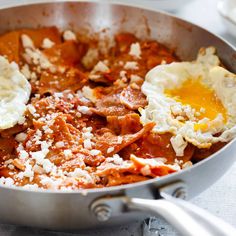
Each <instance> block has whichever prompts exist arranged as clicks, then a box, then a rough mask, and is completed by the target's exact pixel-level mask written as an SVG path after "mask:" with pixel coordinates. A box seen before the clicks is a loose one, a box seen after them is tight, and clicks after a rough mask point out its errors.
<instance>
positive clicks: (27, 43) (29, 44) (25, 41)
mask: <svg viewBox="0 0 236 236" xmlns="http://www.w3.org/2000/svg"><path fill="white" fill-rule="evenodd" d="M21 42H22V45H23V47H24V48H31V49H34V48H35V47H34V43H33V41H32V39H31V38H30V37H29V36H28V35H26V34H22V35H21Z"/></svg>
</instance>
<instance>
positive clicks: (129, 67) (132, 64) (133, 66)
mask: <svg viewBox="0 0 236 236" xmlns="http://www.w3.org/2000/svg"><path fill="white" fill-rule="evenodd" d="M124 68H125V69H126V70H138V68H139V67H138V63H137V62H136V61H127V62H126V63H125V65H124Z"/></svg>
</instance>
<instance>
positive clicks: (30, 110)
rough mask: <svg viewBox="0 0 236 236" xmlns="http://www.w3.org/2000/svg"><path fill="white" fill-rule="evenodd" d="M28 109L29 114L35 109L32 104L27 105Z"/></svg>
mask: <svg viewBox="0 0 236 236" xmlns="http://www.w3.org/2000/svg"><path fill="white" fill-rule="evenodd" d="M27 108H28V111H29V112H30V114H31V115H33V116H34V115H35V113H36V109H35V107H34V106H33V105H32V104H29V105H27Z"/></svg>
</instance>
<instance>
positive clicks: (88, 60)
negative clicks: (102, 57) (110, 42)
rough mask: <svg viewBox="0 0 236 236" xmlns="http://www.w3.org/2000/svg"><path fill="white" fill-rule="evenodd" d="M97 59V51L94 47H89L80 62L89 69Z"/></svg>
mask: <svg viewBox="0 0 236 236" xmlns="http://www.w3.org/2000/svg"><path fill="white" fill-rule="evenodd" d="M98 59H99V52H98V49H96V48H89V50H88V51H87V53H86V54H85V56H84V57H83V58H82V64H83V66H84V67H85V68H86V69H91V68H92V67H93V66H94V65H95V64H96V63H97V61H98Z"/></svg>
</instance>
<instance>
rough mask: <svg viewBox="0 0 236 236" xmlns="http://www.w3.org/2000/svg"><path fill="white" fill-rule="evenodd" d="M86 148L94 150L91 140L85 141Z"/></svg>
mask: <svg viewBox="0 0 236 236" xmlns="http://www.w3.org/2000/svg"><path fill="white" fill-rule="evenodd" d="M84 148H86V149H91V148H92V142H91V140H90V139H85V140H84Z"/></svg>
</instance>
